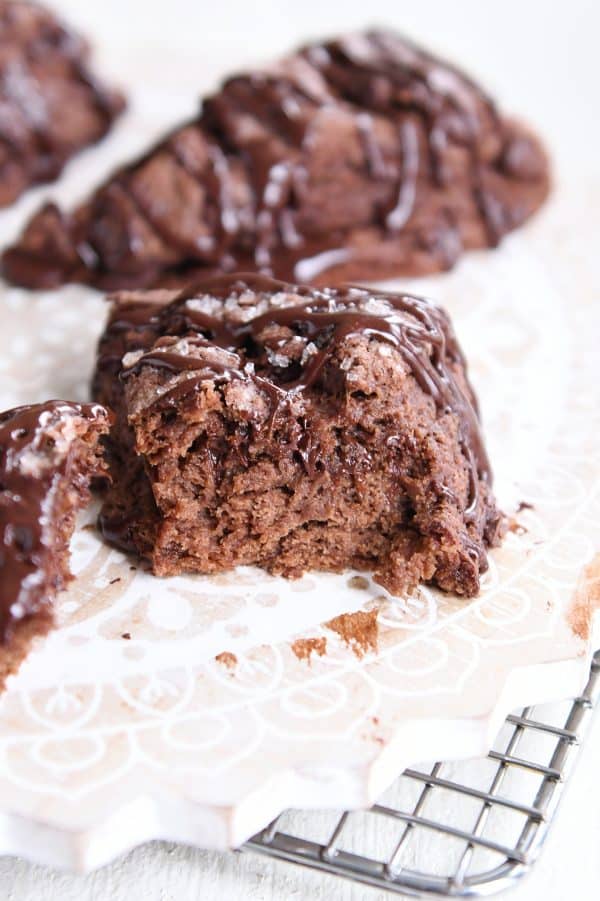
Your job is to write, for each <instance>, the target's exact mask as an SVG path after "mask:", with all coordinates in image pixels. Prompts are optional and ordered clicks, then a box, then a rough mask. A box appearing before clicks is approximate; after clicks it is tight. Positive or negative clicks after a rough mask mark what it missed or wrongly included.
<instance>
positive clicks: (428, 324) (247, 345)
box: [121, 274, 492, 520]
mask: <svg viewBox="0 0 600 901" xmlns="http://www.w3.org/2000/svg"><path fill="white" fill-rule="evenodd" d="M247 292H250V293H251V295H252V296H253V298H254V300H255V302H256V303H257V304H258V305H259V309H260V303H261V301H262V302H263V303H266V304H267V307H268V308H267V309H266V310H265V311H264V312H259V313H258V315H255V316H252V317H251V318H249V319H247V320H246V321H239V320H237V319H235V318H232V317H230V316H228V314H227V304H226V302H227V300H228V299H231V298H232V297H233V298H235V297H238V298H239V297H240V296H243V295H244V294H245V293H247ZM203 297H204V298H207V297H208V298H215V299H217V300H219V301H221V302H222V304H223V305H222V307H221V309H220V310H219V312H218V313H217V314H215V313H208V312H205V311H204V310H203V309H199V308H198V305H197V304H195V303H194V301H195V300H197V299H201V298H203ZM278 297H279V298H280V299H281V298H284V299H285V302H284V303H280V304H279V305H278V304H277V298H278ZM273 298H275V302H274V301H273ZM273 326H275V327H279V328H282V327H283V328H285V329H287V330H289V332H291V333H292V334H293V335H299V336H302V338H303V339H304V341H305V342H306V343H308V342H310V345H311V347H312V348H313V352H312V353H311V354H309V355H308V358H307V360H306V362H304V363H301V364H298V363H296V365H295V366H287V367H285V368H284V369H280V368H278V367H277V366H276V365H275V366H274V365H269V364H266V365H265V363H264V351H265V348H264V340H263V336H264V334H265V333H266V332H267V331H268V330H269V329H270V328H271V327H273ZM157 331H158V334H161V335H163V336H169V335H170V336H171V337H170V338H169V337H161V338H159V340H158V341H156V343H155V344H154V346H153V347H152V348H151V349H150V350H149V351H148V352H146V353H144V354H143V355H141V356H139V358H137V359H136V360H135V362H133V363H132V364H131V365H129V366H127V365H126V367H125V368H124V369H123V371H122V374H121V375H122V378H124V379H129V378H131V377H132V376H133V375H135V374H136V373H139V371H140V370H141V369H142V368H143V367H145V366H153V367H159V368H164V369H167V370H169V371H171V372H173V373H176V374H179V373H185V372H186V371H193V372H194V373H195V375H194V378H193V379H190V378H188V377H186V378H185V379H183V380H181V381H178V382H177V383H176V384H175V385H174V386H173V387H171V388H168V390H167V391H166V393H165V394H161V395H159V402H160V403H161V404H164V403H172V402H175V401H178V400H180V399H181V397H182V396H183V395H184V394H188V393H190V392H191V391H194V390H195V389H196V388H197V387H198V386H199V385H201V384H202V383H203V382H205V381H206V380H219V379H221V378H223V379H225V380H231V379H245V380H248V381H251V382H254V383H255V384H256V385H257V387H259V389H261V390H263V391H266V392H267V394H268V396H269V399H270V403H271V414H270V417H269V419H268V424H269V427H272V424H273V421H274V419H275V418H276V416H277V412H278V410H279V408H280V406H281V404H284V403H286V402H287V401H289V400H290V398H291V397H292V396H293V395H296V394H298V393H300V392H305V391H309V390H311V389H313V388H315V387H316V386H317V385H319V384H320V382H321V380H322V376H323V373H324V371H325V369H326V367H327V365H328V363H329V361H330V360H331V358H332V355H333V353H334V352H335V350H336V348H337V347H339V345H340V344H341V343H342V342H344V341H346V340H348V339H350V338H352V337H354V336H357V335H363V336H366V337H368V338H370V339H371V338H372V339H374V340H376V341H381V342H385V343H387V344H390V345H391V346H392V347H393V348H394V349H395V350H396V351H397V352H398V353H399V354H400V355H401V356H402V359H403V360H404V363H405V364H406V366H407V367H408V368H409V370H410V372H411V373H412V375H413V377H414V378H415V380H416V381H417V383H418V384H419V386H420V387H421V389H422V390H423V391H424V392H425V393H426V394H427V395H428V396H429V397H431V399H432V401H433V402H434V404H435V407H436V410H437V412H438V415H443V414H445V413H447V412H453V413H454V414H455V415H456V417H457V421H458V425H459V436H460V445H461V449H462V452H463V454H464V456H465V459H466V462H467V465H468V471H469V478H470V489H469V500H468V503H467V509H466V514H465V515H466V518H467V520H469V519H470V518H472V517H473V516H475V514H476V512H477V505H478V502H479V483H480V481H483V482H486V483H488V484H489V485H491V481H492V476H491V469H490V465H489V461H488V458H487V455H486V452H485V447H484V444H483V439H482V436H481V432H480V428H479V422H478V414H477V408H476V402H475V399H474V395H473V394H472V392H471V393H469V392H470V389H465V388H463V387H462V386H461V385H459V383H458V382H457V379H456V373H457V371H458V370H461V371H463V372H464V371H466V362H465V359H464V356H463V354H462V352H461V350H460V347H459V345H458V342H457V340H456V337H455V335H454V332H453V330H452V327H451V324H450V322H449V319H448V317H447V315H446V314H445V313H444V311H443V310H441V309H440V308H438V307H436V306H434V305H433V304H431V303H430V302H428V301H426V300H423V299H421V298H418V297H413V296H410V295H402V294H392V293H388V292H383V291H377V292H370V291H368V290H366V289H364V288H360V287H358V286H345V287H341V288H339V289H333V288H327V289H323V290H320V291H317V290H314V289H311V288H309V287H307V286H298V285H290V284H286V283H284V282H280V281H276V280H274V279H271V278H268V277H266V276H262V275H256V274H244V275H233V276H221V277H219V278H215V279H211V280H207V281H203V282H200V283H197V284H195V285H194V286H193V287H191V288H188V289H186V290H184V291H183V292H181V294H179V295H178V296H177V297H176V298H175V299H174V300H173V301H172V302H171V303H170V304H168V305H167V306H165V307H164V308H163V309H162V310H161V312H160V313H159V315H158V321H157ZM180 339H184V340H185V351H186V352H185V353H182V352H179V351H175V352H174V345H176V344H177V342H178V341H179V340H180ZM210 347H218V348H221V349H223V350H225V351H228V352H229V353H230V354H233V355H234V357H233V359H235V363H231V364H230V363H227V362H225V361H222V360H218V361H216V362H214V361H212V360H210V359H208V358H207V355H206V354H205V353H202V351H203V350H206V349H207V348H210ZM198 350H199V351H200V353H199V354H198V355H196V353H195V351H198ZM248 362H250V363H252V366H251V368H250V369H248V367H247V365H246V364H247V363H248ZM290 370H291V372H290ZM304 437H305V436H304ZM301 438H302V436H301ZM299 440H301V439H299ZM305 443H306V442H305ZM300 451H301V456H306V447H302V448H300Z"/></svg>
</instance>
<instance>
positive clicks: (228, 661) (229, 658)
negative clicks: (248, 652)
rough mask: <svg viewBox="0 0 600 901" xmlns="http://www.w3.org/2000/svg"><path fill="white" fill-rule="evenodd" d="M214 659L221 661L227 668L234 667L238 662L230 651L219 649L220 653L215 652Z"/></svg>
mask: <svg viewBox="0 0 600 901" xmlns="http://www.w3.org/2000/svg"><path fill="white" fill-rule="evenodd" d="M215 660H216V661H217V663H222V664H223V666H226V667H227V669H234V668H235V667H236V666H237V662H238V659H237V657H236V656H235V654H232V653H231V651H221V653H220V654H217V656H216V657H215Z"/></svg>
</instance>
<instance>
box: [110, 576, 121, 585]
mask: <svg viewBox="0 0 600 901" xmlns="http://www.w3.org/2000/svg"><path fill="white" fill-rule="evenodd" d="M120 581H121V576H115V578H114V579H111V580H110V582H109V583H108V584H109V585H115V584H116V583H117V582H120Z"/></svg>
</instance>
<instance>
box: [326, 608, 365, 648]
mask: <svg viewBox="0 0 600 901" xmlns="http://www.w3.org/2000/svg"><path fill="white" fill-rule="evenodd" d="M324 625H325V626H326V627H327V628H328V629H331V630H332V632H336V633H337V634H338V635H339V637H340V638H341V639H342V641H343V642H345V643H346V644H347V645H348V647H349V648H351V649H352V650H353V651H354V653H355V654H356V656H357V657H364V655H365V654H366V653H367V652H368V651H376V650H377V646H378V638H379V629H378V626H377V609H374V610H369V611H365V610H359V611H358V612H357V613H342V614H341V616H336V617H334V618H333V619H330V620H329V622H326V623H324Z"/></svg>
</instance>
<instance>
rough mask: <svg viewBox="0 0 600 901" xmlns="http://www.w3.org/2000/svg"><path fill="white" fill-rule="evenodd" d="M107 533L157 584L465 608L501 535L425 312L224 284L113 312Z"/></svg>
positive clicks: (464, 390) (443, 330)
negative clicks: (320, 579) (442, 602)
mask: <svg viewBox="0 0 600 901" xmlns="http://www.w3.org/2000/svg"><path fill="white" fill-rule="evenodd" d="M94 390H95V393H96V396H97V397H98V398H99V399H100V400H102V401H103V402H106V403H111V404H112V405H113V406H114V408H115V411H116V416H117V419H116V425H115V428H114V430H113V432H112V436H111V444H110V448H111V449H110V453H109V457H110V465H111V469H112V475H113V485H112V489H111V490H109V494H108V497H107V500H106V503H105V506H104V509H103V512H102V515H101V527H102V529H103V531H104V534H105V536H106V537H107V538H108V540H110V541H111V542H113V543H116V544H118V545H120V546H121V547H125V548H127V549H129V550H134V551H136V552H137V553H138V554H141V555H142V556H144V557H146V558H147V559H148V560H149V561H150V562H151V565H152V568H153V571H154V572H155V573H156V574H158V575H172V574H176V573H182V572H198V573H218V572H222V571H223V570H227V569H230V568H231V567H233V566H236V565H237V564H255V565H258V566H261V567H263V568H265V569H267V570H268V571H269V572H271V573H276V574H283V575H286V576H292V577H296V576H299V575H301V574H302V573H303V572H305V571H306V570H309V569H318V570H329V571H334V572H338V571H341V570H343V569H346V568H349V567H355V568H358V569H361V570H370V571H372V572H373V573H374V574H375V577H376V579H377V580H378V581H379V582H380V583H381V584H383V585H384V586H385V587H386V588H388V589H389V590H390V591H392V592H394V593H401V592H403V591H405V590H407V589H409V588H412V587H414V586H415V585H416V584H417V583H418V582H419V581H422V580H423V581H427V582H431V583H433V584H435V585H437V586H439V587H441V588H443V589H446V590H448V591H452V592H456V593H457V594H460V595H464V596H472V595H474V594H476V593H477V591H478V590H479V578H480V574H481V573H482V572H484V571H485V569H486V568H487V558H486V547H488V546H493V545H495V544H497V543H498V541H499V539H500V537H501V534H502V529H503V519H502V516H501V514H500V513H499V512H498V510H497V508H496V506H495V502H494V498H493V495H492V492H491V472H490V466H489V463H488V460H487V457H486V452H485V448H484V445H483V440H482V436H481V433H480V427H479V421H478V414H477V406H476V401H475V398H474V395H473V391H472V389H471V387H470V385H469V382H468V380H467V375H466V364H465V361H464V358H463V356H462V353H461V351H460V349H459V346H458V344H457V341H456V338H455V336H454V333H453V330H452V327H451V324H450V322H449V319H448V317H447V315H446V314H445V313H444V312H443V311H442V310H441V309H439V308H438V307H436V306H434V305H433V304H431V303H430V302H428V301H425V300H421V299H419V298H416V297H411V296H407V295H400V294H388V293H384V292H381V291H377V292H372V291H368V290H366V289H364V288H358V287H351V286H345V287H341V288H339V289H334V288H324V289H322V290H317V289H311V288H308V287H305V286H297V285H290V284H286V283H283V282H277V281H274V280H272V279H270V278H268V277H266V276H261V275H256V274H255V275H252V274H250V275H237V276H236V275H232V276H221V277H217V278H215V279H213V280H205V281H203V282H200V283H198V284H196V285H195V286H194V287H193V288H191V289H186V290H184V291H183V292H181V293H176V292H164V291H163V292H160V293H158V292H154V293H150V294H145V293H143V292H140V293H139V294H138V295H136V294H132V293H128V294H124V295H118V296H116V297H115V298H114V301H113V308H112V313H111V317H110V321H109V324H108V326H107V329H106V332H105V334H104V336H103V338H102V340H101V344H100V349H99V358H98V366H97V371H96V376H95V381H94Z"/></svg>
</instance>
